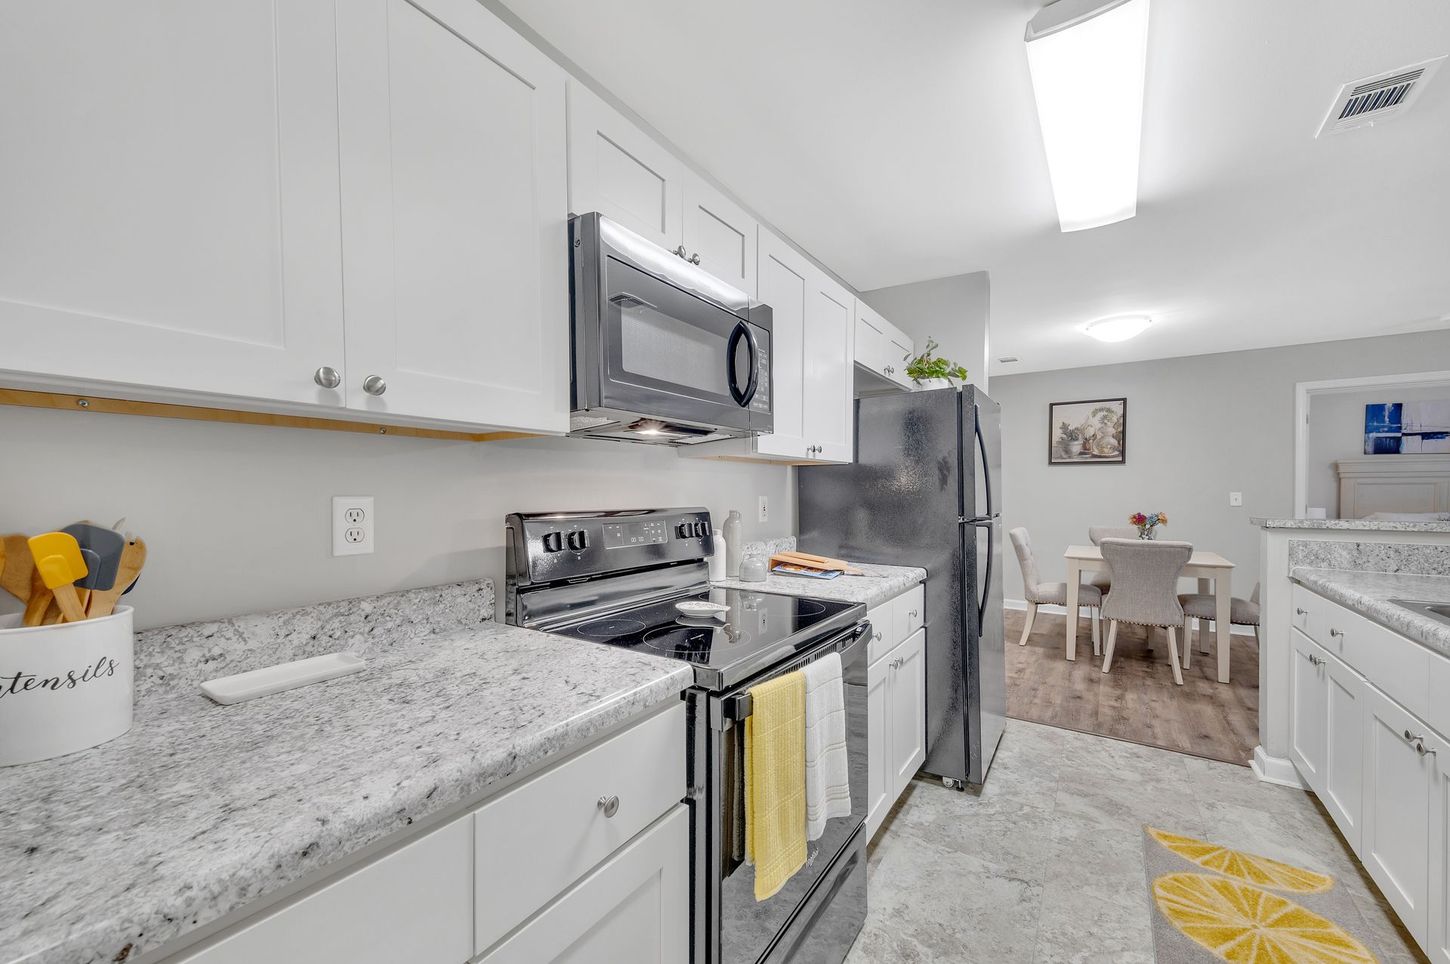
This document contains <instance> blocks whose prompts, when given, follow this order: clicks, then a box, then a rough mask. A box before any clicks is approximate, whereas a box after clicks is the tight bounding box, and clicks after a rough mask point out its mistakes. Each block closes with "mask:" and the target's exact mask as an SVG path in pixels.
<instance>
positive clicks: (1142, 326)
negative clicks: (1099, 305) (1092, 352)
mask: <svg viewBox="0 0 1450 964" xmlns="http://www.w3.org/2000/svg"><path fill="white" fill-rule="evenodd" d="M1151 324H1153V319H1152V318H1149V317H1148V316H1147V315H1118V316H1117V317H1115V318H1099V319H1098V320H1097V321H1093V322H1089V323H1088V324H1087V326H1086V327H1085V328H1083V331H1085V332H1087V333H1088V334H1089V335H1092V336H1093V337H1094V338H1096V339H1097V340H1098V341H1127V340H1128V339H1129V338H1132V337H1133V336H1134V335H1141V334H1142V333H1143V332H1144V331H1145V330H1147V328H1148V326H1149V325H1151Z"/></svg>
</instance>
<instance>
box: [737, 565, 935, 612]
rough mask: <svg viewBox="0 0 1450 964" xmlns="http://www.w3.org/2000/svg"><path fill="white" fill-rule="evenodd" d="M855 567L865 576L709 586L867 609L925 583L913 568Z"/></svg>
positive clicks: (772, 578)
mask: <svg viewBox="0 0 1450 964" xmlns="http://www.w3.org/2000/svg"><path fill="white" fill-rule="evenodd" d="M856 568H858V569H860V570H861V571H862V572H864V573H866V575H864V576H837V577H836V578H835V579H811V578H810V577H808V576H781V575H777V574H775V573H770V574H768V575H767V576H766V577H765V582H742V581H741V580H739V579H725V580H722V581H720V582H715V583H712V585H715V586H720V587H723V588H725V589H752V590H755V591H756V592H778V593H780V594H782V595H785V596H815V597H816V598H817V599H838V600H840V601H842V602H853V603H865V604H866V607H867V608H868V609H869V608H870V607H872V606H877V605H880V604H881V603H884V602H885V601H886V600H888V599H891V598H893V597H895V596H899V595H901V594H902V593H904V592H906V590H908V589H910V588H911V587H912V586H915V585H916V584H917V583H919V582H924V581H925V580H926V570H925V569H918V568H915V567H914V566H873V565H870V564H867V563H857V564H856Z"/></svg>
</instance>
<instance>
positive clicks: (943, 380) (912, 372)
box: [906, 338, 967, 389]
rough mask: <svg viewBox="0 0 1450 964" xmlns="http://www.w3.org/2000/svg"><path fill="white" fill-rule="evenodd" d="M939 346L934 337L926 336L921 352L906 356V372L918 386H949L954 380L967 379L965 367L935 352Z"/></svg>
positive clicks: (962, 380)
mask: <svg viewBox="0 0 1450 964" xmlns="http://www.w3.org/2000/svg"><path fill="white" fill-rule="evenodd" d="M940 347H941V346H940V345H938V344H937V343H936V339H935V338H928V339H927V340H926V347H925V348H923V349H922V350H921V354H919V355H917V356H916V357H915V358H913V357H912V356H910V355H907V356H906V361H907V364H906V374H907V375H908V376H910V378H911V380H912V381H913V382H915V383H916V385H917V387H918V388H920V389H928V388H950V387H951V386H952V385H953V384H954V383H956V382H965V381H966V380H967V370H966V369H965V368H963V367H962V366H961V365H958V364H957V363H956V362H954V361H951V360H949V359H946V358H942V357H941V356H939V355H937V354H936V350H937V349H938V348H940Z"/></svg>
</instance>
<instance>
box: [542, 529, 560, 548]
mask: <svg viewBox="0 0 1450 964" xmlns="http://www.w3.org/2000/svg"><path fill="white" fill-rule="evenodd" d="M562 548H564V533H562V532H546V533H544V551H545V552H558V551H559V550H560V549H562Z"/></svg>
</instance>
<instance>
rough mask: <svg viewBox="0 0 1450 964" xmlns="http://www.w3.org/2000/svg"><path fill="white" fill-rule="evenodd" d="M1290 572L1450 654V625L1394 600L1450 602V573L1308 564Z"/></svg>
mask: <svg viewBox="0 0 1450 964" xmlns="http://www.w3.org/2000/svg"><path fill="white" fill-rule="evenodd" d="M1289 575H1290V576H1291V577H1292V578H1293V579H1294V580H1295V581H1296V582H1298V583H1299V584H1300V585H1302V586H1303V587H1304V588H1306V589H1312V590H1313V591H1314V592H1317V593H1319V594H1320V595H1322V596H1325V597H1326V598H1328V599H1332V600H1334V601H1335V602H1337V603H1339V604H1341V605H1343V606H1348V607H1349V608H1350V609H1352V610H1354V611H1355V612H1357V613H1359V614H1360V615H1362V616H1366V617H1368V618H1370V619H1373V620H1374V621H1375V622H1377V623H1380V624H1382V625H1385V626H1388V627H1389V628H1390V629H1393V630H1394V631H1395V632H1397V633H1400V634H1401V635H1403V636H1406V637H1408V638H1410V639H1413V640H1414V641H1415V642H1417V643H1421V644H1423V645H1425V646H1426V647H1428V648H1429V649H1432V650H1434V651H1435V652H1437V653H1439V654H1440V655H1442V656H1447V657H1450V625H1447V624H1446V623H1442V622H1440V621H1439V620H1436V619H1432V618H1431V617H1429V616H1425V615H1422V614H1420V613H1417V612H1415V611H1413V610H1410V609H1405V608H1404V607H1402V606H1397V605H1395V604H1394V603H1392V602H1390V600H1391V599H1416V600H1421V601H1426V602H1445V603H1450V576H1426V575H1418V574H1414V573H1405V572H1362V571H1358V570H1346V569H1308V568H1304V567H1299V568H1296V569H1294V570H1293V571H1292V572H1291V573H1290V574H1289Z"/></svg>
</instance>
